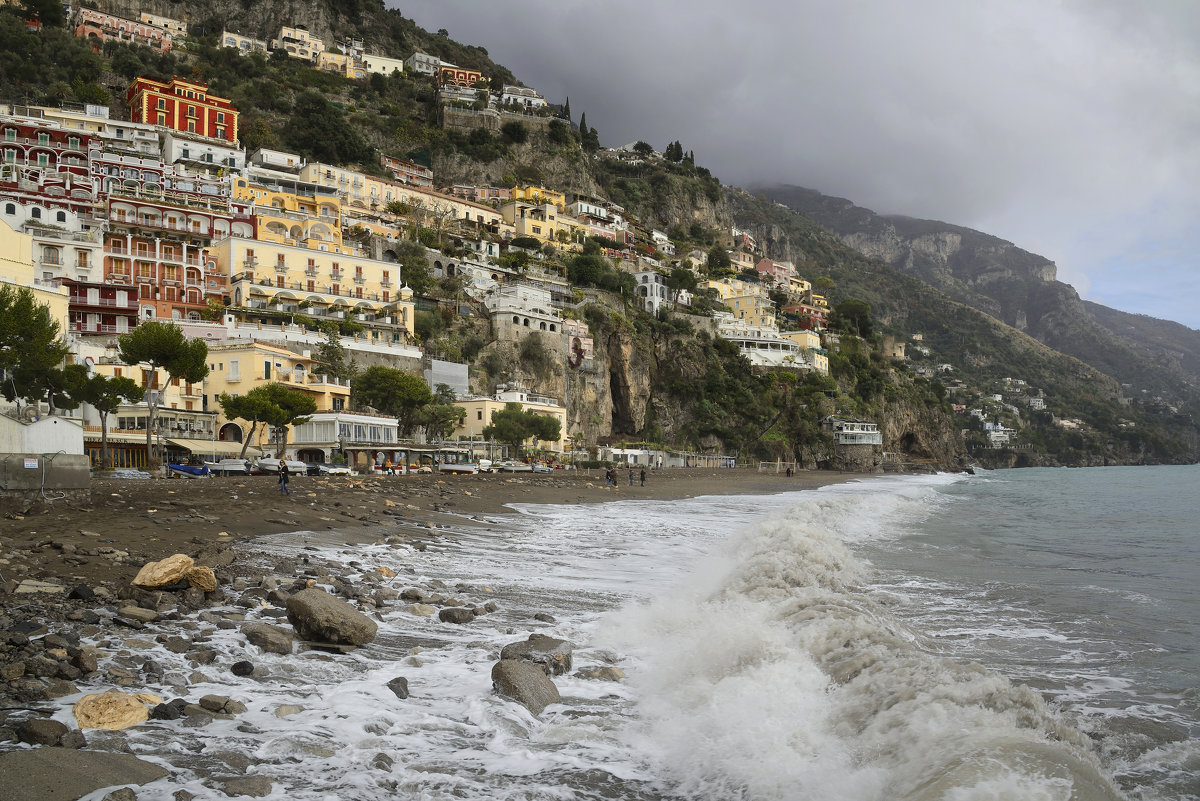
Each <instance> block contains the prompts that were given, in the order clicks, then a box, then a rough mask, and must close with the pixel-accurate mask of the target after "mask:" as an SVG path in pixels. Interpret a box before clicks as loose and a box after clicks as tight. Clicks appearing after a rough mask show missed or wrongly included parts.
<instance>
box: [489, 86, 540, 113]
mask: <svg viewBox="0 0 1200 801" xmlns="http://www.w3.org/2000/svg"><path fill="white" fill-rule="evenodd" d="M500 105H501V106H519V107H520V108H522V109H525V110H526V111H532V110H533V109H537V108H542V107H543V106H545V105H546V99H545V98H544V97H542V96H541V95H539V94H538V93H537V92H535V91H534V90H533V89H530V88H529V87H528V86H512V85H510V84H506V85H505V87H504V89H503V90H502V91H501V92H500Z"/></svg>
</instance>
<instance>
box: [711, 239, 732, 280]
mask: <svg viewBox="0 0 1200 801" xmlns="http://www.w3.org/2000/svg"><path fill="white" fill-rule="evenodd" d="M705 267H706V268H707V269H708V273H709V275H723V274H725V273H728V272H729V271H730V270H731V269H732V268H733V262H732V261H730V260H729V253H727V252H726V250H725V248H723V247H721V245H720V243H718V244H715V245H713V246H712V247H711V248H709V250H708V260H707V261H706V263H705Z"/></svg>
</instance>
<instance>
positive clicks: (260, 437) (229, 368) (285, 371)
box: [204, 341, 350, 455]
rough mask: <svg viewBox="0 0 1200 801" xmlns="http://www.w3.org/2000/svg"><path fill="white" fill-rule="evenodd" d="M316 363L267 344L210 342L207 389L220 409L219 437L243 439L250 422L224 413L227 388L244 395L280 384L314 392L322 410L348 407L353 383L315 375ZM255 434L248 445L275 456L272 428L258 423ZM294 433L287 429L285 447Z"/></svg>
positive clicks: (214, 406)
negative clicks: (222, 399) (222, 402)
mask: <svg viewBox="0 0 1200 801" xmlns="http://www.w3.org/2000/svg"><path fill="white" fill-rule="evenodd" d="M313 364H314V362H313V360H312V359H311V358H308V357H306V356H302V355H300V354H297V353H293V352H292V351H290V350H288V349H286V348H281V347H279V346H276V345H269V344H267V343H264V342H257V341H247V342H230V343H228V344H218V345H210V346H209V348H208V378H206V379H205V380H204V393H205V395H206V396H207V398H206V402H207V404H208V406H209V408H210V409H213V410H215V411H216V412H217V417H218V429H217V436H216V439H217V440H218V441H220V442H238V443H240V442H242V441H244V438H245V436H246V434H248V433H249V430H250V423H248V422H247V421H245V420H230V419H228V418H226V417H225V415H224V413H223V412H221V406H220V404H219V403H218V402H217V398H218V397H219V396H220V395H221V393H224V392H227V393H229V394H230V395H235V396H236V395H245V394H246V393H247V392H249V391H250V390H252V389H254V388H255V387H258V386H263V385H264V384H270V383H279V384H283V385H284V386H286V387H288V388H290V389H295V390H299V391H300V392H303V393H305V394H306V395H309V396H311V397H312V398H313V400H314V401H316V404H317V411H318V412H333V411H342V410H344V409H346V408H347V407H348V406H349V404H350V382H349V381H345V380H339V379H336V378H330V377H329V376H325V375H319V374H315V373H313V371H312V368H313ZM254 437H255V438H254V440H253V441H252V442H251V443H250V444H251V445H252V446H255V447H258V448H260V449H262V450H263V451H265V452H269V453H270V454H272V455H273V454H274V451H275V449H276V447H277V443H275V442H273V441H272V440H271V439H270V432H269V431H264V430H263V426H261V425H260V426H259V427H258V430H257V431H256V432H255V435H254ZM291 437H292V432H291V429H290V428H289V430H288V442H287V445H291V444H292V441H291Z"/></svg>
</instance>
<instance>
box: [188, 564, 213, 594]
mask: <svg viewBox="0 0 1200 801" xmlns="http://www.w3.org/2000/svg"><path fill="white" fill-rule="evenodd" d="M183 577H184V578H185V579H187V583H188V584H190V585H192V586H193V587H195V588H196V589H199V590H204V591H205V592H214V591H215V590H216V589H217V574H216V573H214V572H213V569H212V568H211V567H204V566H203V565H193V566H192V567H189V568H188V569H187V570H185V571H184V573H183Z"/></svg>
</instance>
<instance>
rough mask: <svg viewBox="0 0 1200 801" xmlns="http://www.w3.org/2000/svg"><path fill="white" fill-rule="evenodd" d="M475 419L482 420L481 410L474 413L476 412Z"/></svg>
mask: <svg viewBox="0 0 1200 801" xmlns="http://www.w3.org/2000/svg"><path fill="white" fill-rule="evenodd" d="M475 419H476V420H482V419H483V409H479V410H478V411H476V412H475Z"/></svg>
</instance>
